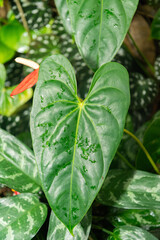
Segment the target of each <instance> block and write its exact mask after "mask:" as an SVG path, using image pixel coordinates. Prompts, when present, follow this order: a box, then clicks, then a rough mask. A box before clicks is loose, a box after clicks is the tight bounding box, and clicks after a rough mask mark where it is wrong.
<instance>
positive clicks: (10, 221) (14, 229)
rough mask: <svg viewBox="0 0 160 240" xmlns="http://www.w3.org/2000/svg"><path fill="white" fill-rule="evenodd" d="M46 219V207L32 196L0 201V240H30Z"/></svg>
mask: <svg viewBox="0 0 160 240" xmlns="http://www.w3.org/2000/svg"><path fill="white" fill-rule="evenodd" d="M46 217H47V207H46V206H45V204H43V203H40V202H39V199H38V198H37V197H36V196H34V195H33V194H30V193H28V194H27V193H26V194H20V195H18V196H14V197H8V198H1V199H0V220H1V221H0V239H1V240H6V239H7V240H11V239H12V240H22V239H23V240H30V239H32V238H33V237H34V236H35V234H36V233H37V232H38V230H39V229H40V227H41V226H42V224H43V223H44V221H45V219H46Z"/></svg>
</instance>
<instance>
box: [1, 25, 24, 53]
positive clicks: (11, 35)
mask: <svg viewBox="0 0 160 240" xmlns="http://www.w3.org/2000/svg"><path fill="white" fill-rule="evenodd" d="M24 32H25V29H24V27H23V26H22V25H21V24H20V23H19V22H17V21H13V22H10V23H8V24H6V25H4V26H3V27H2V28H1V29H0V40H1V42H2V43H3V44H5V45H6V46H7V47H8V48H11V49H13V50H17V49H18V48H19V46H20V40H21V37H22V35H23V33H24Z"/></svg>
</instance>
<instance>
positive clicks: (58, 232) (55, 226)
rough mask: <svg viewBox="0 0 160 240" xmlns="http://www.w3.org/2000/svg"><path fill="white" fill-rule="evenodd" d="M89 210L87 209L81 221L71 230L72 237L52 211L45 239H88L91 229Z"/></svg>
mask: <svg viewBox="0 0 160 240" xmlns="http://www.w3.org/2000/svg"><path fill="white" fill-rule="evenodd" d="M91 218H92V217H91V211H89V212H88V213H87V214H86V215H85V216H84V218H83V219H82V221H81V223H79V224H78V225H77V226H76V227H75V228H74V230H73V234H74V237H73V236H72V235H71V234H70V232H69V231H68V229H67V228H66V227H65V226H64V224H63V223H62V222H60V220H59V219H58V218H57V217H56V215H55V214H54V212H53V211H52V212H51V216H50V222H49V230H48V235H47V240H57V239H58V240H61V239H63V240H82V239H83V240H88V237H89V233H90V229H91Z"/></svg>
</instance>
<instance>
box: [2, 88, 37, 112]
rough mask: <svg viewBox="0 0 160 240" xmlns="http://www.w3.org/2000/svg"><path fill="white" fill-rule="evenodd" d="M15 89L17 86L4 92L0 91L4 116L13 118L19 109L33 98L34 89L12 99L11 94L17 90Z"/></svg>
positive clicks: (4, 89)
mask: <svg viewBox="0 0 160 240" xmlns="http://www.w3.org/2000/svg"><path fill="white" fill-rule="evenodd" d="M15 87H16V86H12V87H9V88H3V89H2V91H0V114H2V115H4V116H11V115H12V114H13V113H14V112H15V111H16V110H17V109H18V108H20V107H21V106H22V105H24V104H25V103H26V102H28V101H29V100H30V99H31V98H32V95H33V90H32V88H30V89H27V90H26V91H24V92H23V93H20V94H19V95H17V96H15V97H14V98H11V97H10V94H11V92H12V91H13V90H14V89H15Z"/></svg>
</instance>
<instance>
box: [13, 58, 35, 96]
mask: <svg viewBox="0 0 160 240" xmlns="http://www.w3.org/2000/svg"><path fill="white" fill-rule="evenodd" d="M15 61H16V62H17V63H21V64H23V65H26V66H28V67H31V68H33V69H35V70H34V71H33V72H31V73H30V74H29V75H28V76H27V77H25V78H24V79H23V81H22V82H21V83H20V84H19V85H18V86H17V87H16V88H15V89H14V90H13V91H12V92H11V94H10V96H11V97H13V96H14V95H17V94H19V93H21V92H23V91H25V90H26V89H28V88H31V87H33V86H34V85H35V84H36V82H37V81H38V72H39V64H38V63H36V62H33V61H31V60H29V59H25V58H20V57H18V58H16V59H15Z"/></svg>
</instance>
